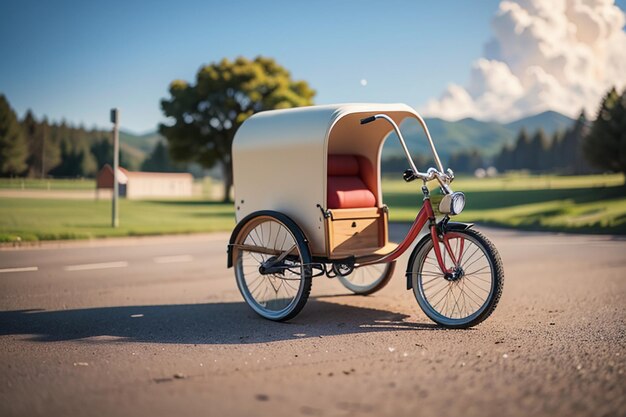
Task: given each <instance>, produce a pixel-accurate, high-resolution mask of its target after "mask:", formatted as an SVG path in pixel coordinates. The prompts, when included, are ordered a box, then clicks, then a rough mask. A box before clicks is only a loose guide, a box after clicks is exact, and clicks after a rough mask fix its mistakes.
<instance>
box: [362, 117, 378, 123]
mask: <svg viewBox="0 0 626 417" xmlns="http://www.w3.org/2000/svg"><path fill="white" fill-rule="evenodd" d="M374 120H376V116H370V117H366V118H365V119H361V124H362V125H366V124H368V123H370V122H373V121H374Z"/></svg>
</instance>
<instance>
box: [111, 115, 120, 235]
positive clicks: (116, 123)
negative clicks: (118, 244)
mask: <svg viewBox="0 0 626 417" xmlns="http://www.w3.org/2000/svg"><path fill="white" fill-rule="evenodd" d="M119 116H120V112H119V110H118V109H111V123H113V207H112V219H111V226H112V227H118V226H119V224H120V221H119V216H118V212H117V198H118V196H119V191H120V190H119V184H118V178H117V171H118V169H119V165H120V132H119V129H120V117H119Z"/></svg>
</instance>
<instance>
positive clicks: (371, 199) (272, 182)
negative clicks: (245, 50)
mask: <svg viewBox="0 0 626 417" xmlns="http://www.w3.org/2000/svg"><path fill="white" fill-rule="evenodd" d="M407 118H415V119H417V121H418V122H419V123H420V125H421V127H422V129H423V130H424V133H425V135H426V138H427V139H428V141H429V143H430V148H431V150H432V153H433V157H434V160H435V163H436V165H437V167H436V168H429V169H428V170H427V171H425V172H420V171H418V169H417V168H416V166H415V164H414V162H413V160H412V158H411V156H410V153H409V151H408V149H407V146H406V143H405V141H404V138H403V136H402V133H401V132H400V129H399V127H398V126H399V125H400V123H401V122H402V121H404V120H405V119H407ZM394 132H395V134H396V136H397V138H398V139H399V140H400V144H401V146H402V149H403V152H404V154H405V155H406V157H407V161H408V164H409V167H410V169H407V170H406V171H405V172H404V175H403V177H404V179H405V180H406V181H407V182H411V181H414V180H420V181H421V182H422V187H421V191H422V193H423V205H422V207H421V209H420V210H419V213H418V214H417V217H416V218H415V221H414V223H413V225H412V226H411V228H410V229H409V232H408V234H407V236H406V238H405V239H404V240H403V241H402V242H400V243H399V244H394V243H391V242H389V240H388V224H387V223H388V209H387V207H386V206H385V205H384V204H383V199H382V192H381V181H380V158H381V151H382V146H383V143H384V142H385V140H386V139H387V137H388V136H390V135H392V134H393V133H394ZM232 155H233V176H234V184H235V207H236V219H237V225H236V227H235V229H234V230H233V233H232V235H231V238H230V242H229V245H228V267H233V266H234V271H235V277H236V280H237V285H238V287H239V290H240V291H241V294H242V295H243V297H244V299H245V301H246V302H247V303H248V305H249V306H250V307H251V308H252V309H253V310H254V311H255V312H257V313H258V314H259V315H261V316H263V317H265V318H267V319H270V320H276V321H282V320H288V319H291V318H293V317H294V316H296V315H297V314H298V313H299V312H300V310H301V309H302V308H303V307H304V305H305V303H306V301H307V299H308V296H309V293H310V290H311V282H312V278H313V277H317V276H321V275H326V276H328V277H336V278H338V279H339V280H340V281H341V283H342V284H343V285H344V286H346V287H347V288H348V289H349V290H351V291H353V292H354V293H356V294H371V293H373V292H375V291H378V290H380V289H381V288H382V287H383V286H385V284H387V282H388V281H389V279H390V278H391V276H392V274H393V271H394V268H395V263H396V260H397V259H398V257H399V256H400V255H402V254H403V253H404V252H405V251H407V250H408V249H409V248H410V246H411V245H412V244H413V243H414V241H416V240H417V238H418V237H419V236H421V235H423V237H422V238H421V239H420V240H419V241H418V242H417V245H416V246H415V248H414V249H413V252H412V253H411V256H410V258H409V261H408V265H407V268H406V279H407V289H413V292H414V294H415V297H416V299H417V302H418V304H419V305H420V307H421V308H422V310H423V311H424V313H425V314H426V315H427V316H428V317H429V318H430V319H432V320H433V321H435V322H436V323H438V324H440V325H442V326H446V327H451V328H466V327H470V326H474V325H476V324H478V323H480V322H481V321H483V320H484V319H486V318H487V317H488V316H489V315H490V314H491V313H492V312H493V310H494V309H495V307H496V304H497V303H498V300H499V299H500V295H501V293H502V285H503V280H504V272H503V267H502V261H501V260H500V256H499V255H498V252H497V250H496V248H495V247H494V246H493V244H492V243H491V242H490V241H489V240H487V239H486V238H485V237H484V236H483V235H482V234H481V233H479V232H477V231H475V230H474V229H473V228H472V225H471V224H465V223H457V222H451V221H450V216H453V215H455V214H459V213H460V212H461V211H462V210H463V208H464V206H465V196H464V194H463V193H461V192H453V191H452V189H451V187H450V183H451V182H452V180H453V179H454V174H453V172H452V171H451V170H447V171H444V169H443V166H442V164H441V161H440V159H439V156H438V154H437V151H436V150H435V147H434V144H433V141H432V139H431V137H430V133H429V132H428V128H427V127H426V124H425V123H424V121H423V119H422V118H421V117H420V116H419V114H417V112H415V110H413V109H412V108H410V107H408V106H406V105H403V104H343V105H328V106H312V107H302V108H295V109H286V110H272V111H265V112H260V113H257V114H255V115H253V116H252V117H250V118H249V119H248V120H247V121H245V122H244V123H243V124H242V126H241V127H240V128H239V130H238V131H237V134H236V135H235V139H234V141H233V148H232ZM430 181H437V185H438V190H437V191H438V194H439V195H440V198H439V200H440V201H437V202H435V201H434V197H435V196H434V194H435V193H434V192H433V193H432V194H433V195H431V192H430V191H429V189H428V188H427V186H426V184H427V183H428V182H430Z"/></svg>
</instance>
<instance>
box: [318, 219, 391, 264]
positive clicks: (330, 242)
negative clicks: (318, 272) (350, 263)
mask: <svg viewBox="0 0 626 417" xmlns="http://www.w3.org/2000/svg"><path fill="white" fill-rule="evenodd" d="M326 231H327V242H326V247H327V254H326V255H327V256H328V257H329V258H341V257H346V256H350V255H362V254H367V253H373V252H375V251H376V250H377V249H379V248H381V247H383V246H385V245H386V244H387V212H386V210H384V209H382V208H371V209H342V210H331V217H329V218H327V219H326Z"/></svg>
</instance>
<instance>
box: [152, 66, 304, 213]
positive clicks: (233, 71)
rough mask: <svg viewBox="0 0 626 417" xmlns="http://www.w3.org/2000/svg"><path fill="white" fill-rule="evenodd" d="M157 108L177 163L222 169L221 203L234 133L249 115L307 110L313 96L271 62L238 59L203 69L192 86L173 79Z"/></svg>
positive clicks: (229, 181) (227, 185) (227, 181)
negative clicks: (295, 109)
mask: <svg viewBox="0 0 626 417" xmlns="http://www.w3.org/2000/svg"><path fill="white" fill-rule="evenodd" d="M169 93H170V96H171V97H170V98H169V99H166V100H162V101H161V109H162V110H163V113H164V114H165V116H167V117H168V118H170V122H169V123H168V124H161V125H159V132H160V133H161V134H162V135H163V136H165V138H166V139H167V141H168V144H169V149H170V155H171V156H172V157H173V158H174V159H175V160H177V161H181V162H182V161H189V162H198V163H199V164H200V165H202V166H203V167H205V168H211V167H213V166H214V165H215V164H220V165H221V166H222V170H223V174H224V201H228V200H229V194H230V189H231V187H232V178H233V176H232V158H231V150H232V142H233V138H234V136H235V132H236V131H237V129H238V128H239V126H241V124H242V123H243V122H244V121H245V120H246V119H247V118H248V117H250V116H251V115H252V114H254V113H256V112H259V111H263V110H271V109H281V108H288V107H298V106H308V105H311V104H312V103H313V97H314V95H315V91H314V90H313V89H311V88H310V87H309V85H308V83H307V82H305V81H294V80H292V78H291V74H290V73H289V71H287V70H286V69H285V68H283V67H282V66H281V65H279V64H278V63H276V62H275V61H274V60H273V59H271V58H266V57H261V56H259V57H257V58H255V59H254V60H249V59H247V58H243V57H239V58H237V59H236V60H234V61H230V60H228V59H223V60H222V61H220V62H217V63H212V64H209V65H206V66H204V67H202V68H200V70H198V73H197V74H196V83H195V85H192V84H188V83H187V82H185V81H181V80H175V81H173V82H172V83H171V84H170V88H169Z"/></svg>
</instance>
